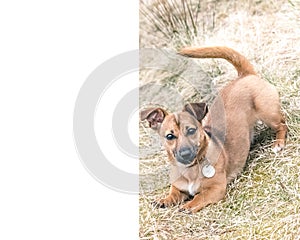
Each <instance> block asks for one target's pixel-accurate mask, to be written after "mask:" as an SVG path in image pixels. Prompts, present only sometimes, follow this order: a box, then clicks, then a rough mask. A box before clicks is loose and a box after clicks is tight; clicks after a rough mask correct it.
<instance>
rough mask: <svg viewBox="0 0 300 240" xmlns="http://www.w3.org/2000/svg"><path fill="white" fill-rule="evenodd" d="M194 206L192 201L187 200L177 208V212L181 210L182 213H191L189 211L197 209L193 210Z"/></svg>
mask: <svg viewBox="0 0 300 240" xmlns="http://www.w3.org/2000/svg"><path fill="white" fill-rule="evenodd" d="M195 209H196V206H194V204H193V202H192V201H189V202H187V203H186V204H184V205H182V206H180V208H179V212H183V213H187V214H191V213H195V212H197V211H195ZM198 211H199V210H198Z"/></svg>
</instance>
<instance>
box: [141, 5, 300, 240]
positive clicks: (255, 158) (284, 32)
mask: <svg viewBox="0 0 300 240" xmlns="http://www.w3.org/2000/svg"><path fill="white" fill-rule="evenodd" d="M186 2H187V3H188V4H185V8H183V6H182V5H181V4H182V3H181V1H176V2H175V0H169V1H166V0H164V1H163V0H153V1H148V3H145V2H144V3H141V15H140V16H141V19H140V21H141V24H140V25H141V30H140V45H141V48H147V47H154V48H158V49H161V48H164V49H168V50H171V51H174V50H177V49H179V48H180V47H182V46H185V45H227V46H229V47H233V48H235V49H237V50H238V51H240V52H241V53H243V54H244V55H245V56H247V58H248V59H249V60H250V61H251V62H252V63H253V65H254V66H255V69H256V70H257V71H258V72H259V74H260V75H261V76H262V77H263V78H264V79H266V80H267V81H269V82H271V83H272V84H274V85H275V86H276V87H277V89H278V91H279V92H280V95H281V101H282V110H283V111H284V113H285V114H286V118H287V123H288V127H289V135H288V142H287V147H286V149H285V151H283V152H282V153H280V154H278V155H275V154H274V153H273V152H271V150H270V145H271V143H272V140H273V139H274V134H273V133H272V132H271V131H270V130H269V129H268V128H266V127H265V126H264V125H263V124H261V123H260V124H258V125H257V128H256V136H255V142H254V143H253V146H252V148H251V151H250V154H249V158H248V161H247V165H246V167H245V170H244V171H243V173H242V174H241V175H240V176H239V177H238V178H237V179H236V180H235V181H234V182H233V183H231V184H230V185H229V186H228V191H227V195H226V199H224V200H223V201H221V202H219V203H218V204H215V205H211V206H208V207H207V208H205V209H203V210H201V211H200V212H199V213H197V214H194V215H186V214H184V213H180V212H178V207H173V208H167V209H155V208H152V205H151V202H152V201H153V200H155V199H157V198H159V197H161V196H163V195H165V194H166V193H167V191H168V188H169V186H168V181H169V178H168V171H169V169H168V164H167V162H166V159H167V158H166V155H165V153H164V151H163V150H162V149H161V148H160V146H159V144H158V143H159V138H158V136H156V135H155V133H154V132H153V131H152V130H149V129H148V128H147V127H146V124H145V123H141V124H140V153H141V159H140V173H141V178H140V185H141V193H140V239H184V240H188V239H300V176H299V173H300V140H299V136H300V38H299V36H300V3H299V2H297V1H283V0H279V1H246V0H242V1H225V0H219V1H205V2H204V3H203V2H202V1H201V4H200V5H199V1H196V0H192V1H186ZM174 3H176V5H174ZM161 4H163V5H161ZM188 7H189V8H188ZM174 8H175V9H174ZM158 9H159V11H158ZM145 15H147V17H145ZM191 61H193V64H195V65H196V66H198V67H199V70H198V72H197V70H195V71H196V73H197V74H198V73H199V74H200V76H203V77H200V79H202V78H203V79H204V80H205V82H203V81H199V82H197V81H186V79H191V78H192V79H193V78H195V76H189V73H190V72H191V71H187V68H188V65H187V64H190V62H187V63H184V64H182V65H180V66H174V67H173V68H171V71H163V70H161V69H142V70H141V72H140V78H141V79H140V81H141V86H143V85H145V84H147V83H151V82H155V83H159V84H160V86H161V89H162V91H163V89H168V90H169V89H175V90H176V91H175V92H177V93H179V94H180V96H181V97H182V98H183V99H184V101H198V100H205V101H208V102H211V100H212V99H213V97H214V96H215V94H216V91H215V89H218V88H220V87H222V86H223V85H224V84H226V82H228V81H229V80H230V79H231V78H234V77H235V76H236V73H235V70H234V69H233V67H232V66H231V65H230V64H228V63H227V62H226V61H222V60H191ZM200 64H201V65H200ZM195 71H194V72H193V74H195ZM171 92H172V91H171ZM141 95H145V96H146V95H147V97H144V101H148V99H151V103H152V104H158V105H163V106H164V107H166V108H168V109H170V110H172V111H174V110H179V109H180V104H181V103H179V102H177V100H178V98H177V97H176V96H175V97H172V96H171V95H172V94H170V95H167V97H166V94H165V93H163V94H162V95H160V94H158V91H157V89H155V90H153V89H152V90H149V89H147V87H145V89H143V91H142V92H141ZM161 96H162V97H161ZM163 97H166V99H164V98H163ZM141 98H143V96H141ZM145 99H146V100H145ZM153 149H154V150H153Z"/></svg>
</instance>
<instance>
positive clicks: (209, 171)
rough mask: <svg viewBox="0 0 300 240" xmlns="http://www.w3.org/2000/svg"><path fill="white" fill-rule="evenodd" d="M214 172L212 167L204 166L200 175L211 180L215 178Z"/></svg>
mask: <svg viewBox="0 0 300 240" xmlns="http://www.w3.org/2000/svg"><path fill="white" fill-rule="evenodd" d="M215 173H216V170H215V168H214V167H213V166H212V165H204V166H203V168H202V174H203V176H204V177H206V178H212V177H213V176H215Z"/></svg>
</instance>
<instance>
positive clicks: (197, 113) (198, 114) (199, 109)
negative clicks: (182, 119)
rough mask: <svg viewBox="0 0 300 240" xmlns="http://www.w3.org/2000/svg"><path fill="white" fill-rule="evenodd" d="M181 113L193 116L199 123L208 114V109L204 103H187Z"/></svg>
mask: <svg viewBox="0 0 300 240" xmlns="http://www.w3.org/2000/svg"><path fill="white" fill-rule="evenodd" d="M183 111H186V112H188V113H189V114H191V115H193V116H194V117H195V118H196V119H197V120H198V121H199V122H201V120H202V119H203V118H204V117H205V115H206V114H207V112H208V107H207V104H206V103H188V104H186V105H185V106H184V108H183Z"/></svg>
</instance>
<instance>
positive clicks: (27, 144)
mask: <svg viewBox="0 0 300 240" xmlns="http://www.w3.org/2000/svg"><path fill="white" fill-rule="evenodd" d="M137 48H138V1H132V0H126V1H124V0H118V1H99V0H97V1H90V0H87V1H65V0H59V1H58V0H53V1H33V0H29V1H21V0H16V1H13V0H12V1H1V3H0V83H1V86H0V113H1V117H0V228H1V229H0V239H4V240H9V239H18V240H19V239H31V240H32V239H39V240H40V239H51V240H53V239H88V240H90V239H138V197H137V196H135V195H126V194H121V193H117V192H114V191H112V190H109V189H107V188H106V187H104V186H102V185H101V184H100V183H98V182H97V181H96V180H95V179H93V178H92V177H91V176H90V175H89V174H88V172H87V171H86V170H85V168H84V167H83V166H82V164H81V162H80V160H79V158H78V156H77V153H76V149H75V145H74V141H73V133H72V117H73V110H74V103H75V100H76V97H77V94H78V92H79V89H80V87H81V85H82V84H83V82H84V81H85V79H86V78H87V77H88V75H89V74H90V73H91V72H92V71H93V70H94V69H95V68H96V67H98V66H99V65H100V64H101V63H102V62H104V61H105V60H107V59H109V58H111V57H113V56H115V55H117V54H119V53H122V52H125V51H128V50H133V49H137ZM136 82H137V81H136ZM103 111H105V109H103ZM107 147H108V148H109V147H110V146H107Z"/></svg>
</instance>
